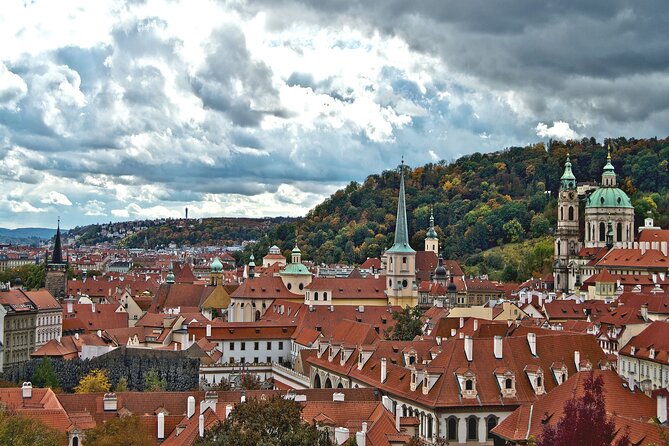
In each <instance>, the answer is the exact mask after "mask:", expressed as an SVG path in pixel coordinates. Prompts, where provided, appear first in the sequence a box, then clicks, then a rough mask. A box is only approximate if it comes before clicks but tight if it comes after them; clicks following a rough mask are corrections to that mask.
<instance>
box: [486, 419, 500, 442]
mask: <svg viewBox="0 0 669 446" xmlns="http://www.w3.org/2000/svg"><path fill="white" fill-rule="evenodd" d="M497 423H498V420H497V417H496V416H494V415H490V416H489V417H488V419H487V420H486V430H487V432H488V433H487V436H486V438H487V439H488V440H494V439H495V437H494V436H493V434H491V433H490V431H491V430H493V429H494V428H495V426H497Z"/></svg>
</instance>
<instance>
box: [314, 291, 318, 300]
mask: <svg viewBox="0 0 669 446" xmlns="http://www.w3.org/2000/svg"><path fill="white" fill-rule="evenodd" d="M314 300H318V291H316V292H315V293H314Z"/></svg>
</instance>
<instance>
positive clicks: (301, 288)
mask: <svg viewBox="0 0 669 446" xmlns="http://www.w3.org/2000/svg"><path fill="white" fill-rule="evenodd" d="M303 289H304V284H303V283H301V284H300V291H302V290H303Z"/></svg>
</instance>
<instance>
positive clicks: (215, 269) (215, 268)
mask: <svg viewBox="0 0 669 446" xmlns="http://www.w3.org/2000/svg"><path fill="white" fill-rule="evenodd" d="M209 266H210V267H211V272H212V273H220V272H221V271H223V264H222V263H221V260H220V259H219V258H218V257H216V258H214V260H213V261H212V262H211V265H209Z"/></svg>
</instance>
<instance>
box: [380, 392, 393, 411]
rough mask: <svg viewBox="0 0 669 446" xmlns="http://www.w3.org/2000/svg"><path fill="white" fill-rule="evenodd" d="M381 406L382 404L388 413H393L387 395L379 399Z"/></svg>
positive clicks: (391, 404) (391, 402)
mask: <svg viewBox="0 0 669 446" xmlns="http://www.w3.org/2000/svg"><path fill="white" fill-rule="evenodd" d="M381 404H383V407H385V408H386V410H387V411H388V412H392V411H393V400H391V399H390V397H389V396H388V395H383V396H382V397H381Z"/></svg>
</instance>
